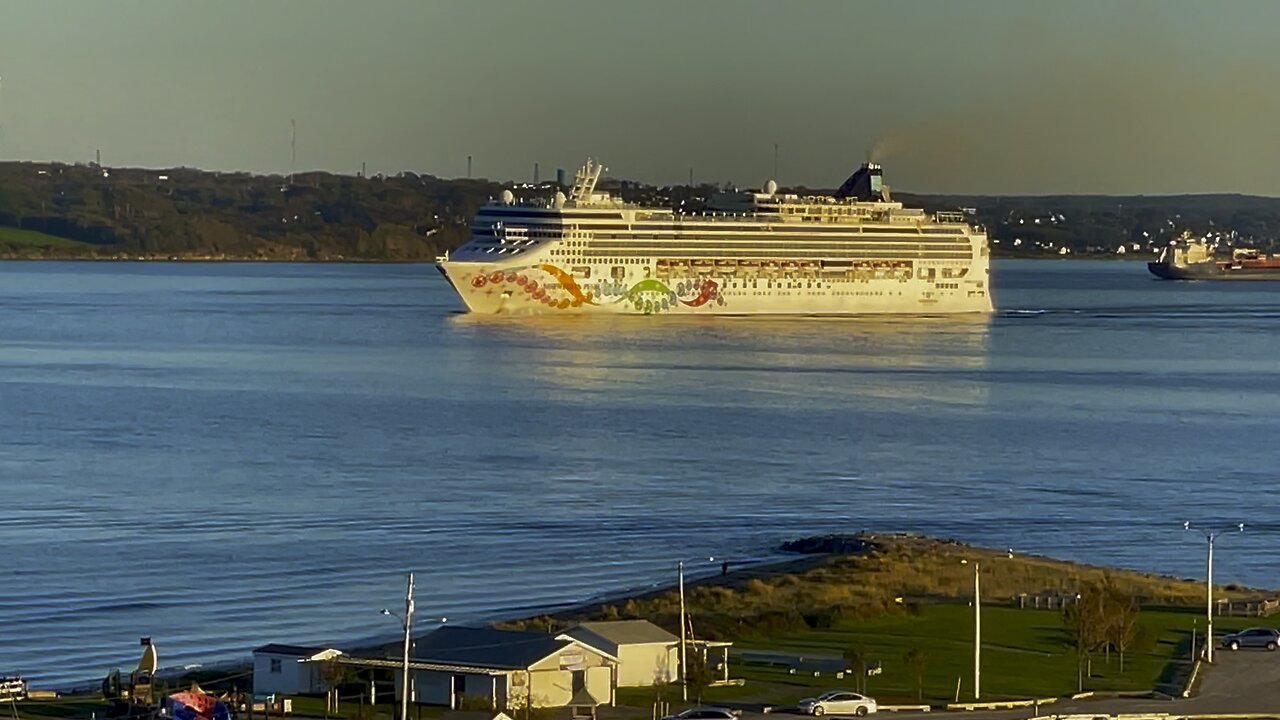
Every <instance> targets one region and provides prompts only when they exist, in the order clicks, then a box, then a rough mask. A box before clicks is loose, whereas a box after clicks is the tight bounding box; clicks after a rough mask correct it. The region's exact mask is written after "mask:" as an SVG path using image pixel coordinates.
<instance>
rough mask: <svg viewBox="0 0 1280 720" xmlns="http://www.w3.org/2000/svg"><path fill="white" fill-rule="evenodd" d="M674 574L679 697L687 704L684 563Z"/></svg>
mask: <svg viewBox="0 0 1280 720" xmlns="http://www.w3.org/2000/svg"><path fill="white" fill-rule="evenodd" d="M676 572H677V574H678V575H679V577H680V581H679V582H680V697H681V698H682V699H683V700H684V701H685V702H689V675H688V673H689V656H688V651H687V650H686V649H685V646H686V642H685V623H684V561H683V560H681V561H680V562H678V563H676Z"/></svg>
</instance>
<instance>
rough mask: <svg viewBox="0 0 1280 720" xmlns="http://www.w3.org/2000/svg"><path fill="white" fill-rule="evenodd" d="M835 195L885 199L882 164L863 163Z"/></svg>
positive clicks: (859, 198)
mask: <svg viewBox="0 0 1280 720" xmlns="http://www.w3.org/2000/svg"><path fill="white" fill-rule="evenodd" d="M835 196H836V197H837V198H841V199H844V198H855V199H857V200H883V199H884V181H883V178H882V177H881V169H880V165H879V164H877V163H872V162H865V163H862V167H860V168H858V169H857V170H855V171H854V172H853V174H852V175H850V176H849V179H848V180H845V181H844V184H843V185H841V186H840V188H839V189H838V190H836V192H835Z"/></svg>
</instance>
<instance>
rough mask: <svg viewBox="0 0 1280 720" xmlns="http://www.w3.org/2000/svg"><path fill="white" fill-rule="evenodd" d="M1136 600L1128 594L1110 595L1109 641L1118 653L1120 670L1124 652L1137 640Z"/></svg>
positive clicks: (1139, 628) (1139, 629)
mask: <svg viewBox="0 0 1280 720" xmlns="http://www.w3.org/2000/svg"><path fill="white" fill-rule="evenodd" d="M1138 610H1139V607H1138V600H1137V598H1135V597H1133V596H1132V595H1129V594H1121V593H1116V594H1113V595H1112V605H1111V613H1110V614H1111V622H1110V623H1109V628H1108V629H1109V630H1110V633H1109V635H1110V638H1109V641H1110V643H1111V644H1112V645H1114V646H1115V648H1116V651H1117V652H1119V653H1120V672H1124V654H1125V652H1127V651H1128V650H1129V649H1130V648H1132V647H1133V645H1134V643H1135V642H1136V641H1137V640H1138V636H1139V635H1140V634H1141V630H1142V626H1141V625H1139V624H1138Z"/></svg>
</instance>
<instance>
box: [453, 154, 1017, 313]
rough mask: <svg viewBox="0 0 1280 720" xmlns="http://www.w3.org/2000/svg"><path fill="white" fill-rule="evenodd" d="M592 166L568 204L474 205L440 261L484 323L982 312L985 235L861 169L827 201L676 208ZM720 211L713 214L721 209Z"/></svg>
mask: <svg viewBox="0 0 1280 720" xmlns="http://www.w3.org/2000/svg"><path fill="white" fill-rule="evenodd" d="M602 170H603V168H601V167H600V166H598V165H595V164H593V163H592V162H591V161H588V162H587V164H586V165H585V166H584V167H583V168H582V169H581V170H579V171H578V174H577V179H576V181H575V183H574V186H573V188H572V190H571V191H570V194H569V195H567V196H566V195H565V194H564V193H563V192H556V193H555V194H554V195H553V196H551V197H543V196H539V197H532V198H528V199H527V200H525V201H521V202H517V201H516V198H515V195H514V193H513V192H512V191H510V190H505V191H503V194H502V197H501V198H500V199H499V200H498V201H495V202H492V203H489V204H487V205H485V206H483V207H481V208H480V210H479V212H477V214H476V216H475V218H474V219H473V220H472V223H471V239H470V240H469V241H468V242H467V243H466V244H464V245H463V246H462V247H460V248H458V249H457V250H454V251H452V252H450V253H448V254H447V255H444V256H441V257H439V258H437V259H436V267H437V268H438V269H439V270H440V272H441V274H442V275H444V276H445V278H447V279H448V281H449V283H450V284H451V285H452V286H453V288H454V290H456V291H457V293H458V296H459V297H460V298H461V300H462V302H463V303H464V304H465V305H466V307H467V310H468V311H470V312H472V313H476V314H483V315H547V314H551V315H572V314H627V315H864V314H916V315H942V314H951V313H989V312H991V310H992V302H991V294H990V288H989V285H988V283H989V280H990V277H989V275H990V262H989V255H990V253H989V249H988V246H987V236H986V233H985V232H984V231H983V230H981V229H980V228H975V227H973V226H971V225H969V224H968V223H967V222H966V221H965V218H964V215H963V213H944V212H939V213H934V214H932V215H929V214H926V213H925V212H924V211H922V210H917V209H911V208H904V207H903V206H902V204H901V203H897V202H893V201H892V200H891V199H890V198H889V194H888V187H887V186H883V185H882V184H881V183H880V168H879V166H877V165H871V164H867V165H864V166H863V167H862V168H861V169H860V170H858V171H857V172H855V173H854V174H853V175H852V176H851V177H850V178H849V179H848V180H846V181H845V184H844V185H842V186H841V188H840V189H839V190H837V191H836V193H835V194H833V195H830V196H798V195H789V194H785V193H781V192H779V191H778V189H777V185H776V183H774V182H772V181H770V182H768V183H767V184H766V185H765V188H764V189H763V190H762V191H761V192H745V193H736V194H730V195H728V196H725V197H715V198H712V199H711V200H710V201H709V208H708V209H706V210H700V211H698V212H683V211H676V210H673V209H667V208H661V207H647V206H640V205H634V204H629V203H625V202H622V201H620V200H617V199H615V198H611V197H609V195H608V194H607V193H602V192H598V191H597V190H596V181H597V180H598V179H599V176H600V172H601V171H602ZM717 208H718V209H717Z"/></svg>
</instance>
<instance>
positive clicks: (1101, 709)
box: [742, 650, 1280, 720]
mask: <svg viewBox="0 0 1280 720" xmlns="http://www.w3.org/2000/svg"><path fill="white" fill-rule="evenodd" d="M1214 661H1215V662H1214V664H1213V665H1212V666H1206V667H1205V668H1204V669H1203V670H1202V675H1201V680H1200V692H1199V694H1198V695H1197V696H1196V697H1193V698H1189V699H1185V700H1184V699H1174V700H1151V699H1133V698H1123V699H1096V700H1092V699H1091V700H1063V701H1059V702H1057V703H1055V704H1053V705H1048V706H1045V707H1042V708H1040V711H1039V714H1040V716H1041V717H1043V716H1046V715H1071V714H1083V713H1096V714H1099V715H1111V714H1117V713H1148V712H1149V713H1169V714H1186V715H1215V714H1216V715H1229V714H1239V713H1271V712H1274V713H1277V716H1280V652H1267V651H1265V650H1241V651H1238V652H1231V651H1229V650H1222V651H1219V652H1218V653H1217V654H1216V655H1215V656H1214ZM1034 714H1035V713H1034V711H1033V710H1032V709H1021V710H1002V711H998V712H965V713H962V714H961V715H962V717H964V718H965V720H1020V719H1021V718H1029V717H1033V716H1034ZM884 715H886V716H887V717H892V718H894V719H895V720H930V719H931V718H932V720H937V718H938V713H936V712H933V713H907V712H904V713H891V714H890V713H884ZM742 717H743V720H783V718H791V719H792V720H799V718H801V717H807V716H801V715H799V714H796V713H795V712H794V711H791V712H788V711H785V710H780V711H779V712H777V713H771V714H768V715H765V714H761V713H749V712H748V713H743V716H742Z"/></svg>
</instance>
